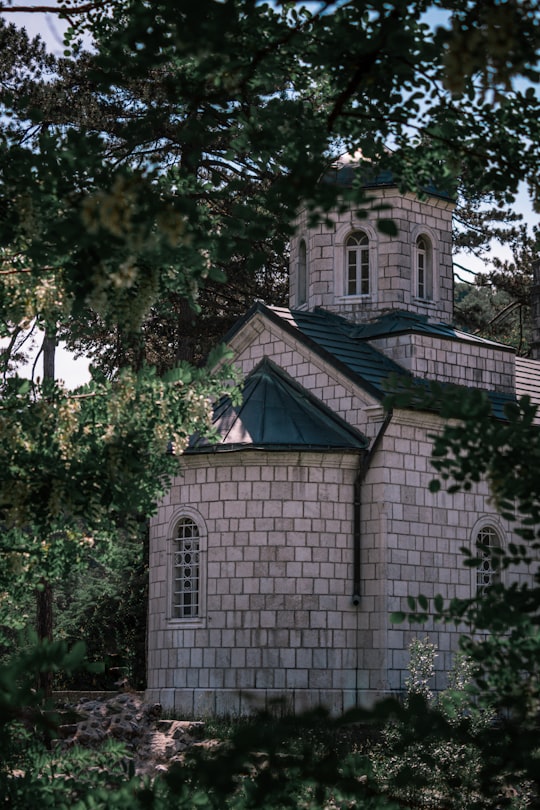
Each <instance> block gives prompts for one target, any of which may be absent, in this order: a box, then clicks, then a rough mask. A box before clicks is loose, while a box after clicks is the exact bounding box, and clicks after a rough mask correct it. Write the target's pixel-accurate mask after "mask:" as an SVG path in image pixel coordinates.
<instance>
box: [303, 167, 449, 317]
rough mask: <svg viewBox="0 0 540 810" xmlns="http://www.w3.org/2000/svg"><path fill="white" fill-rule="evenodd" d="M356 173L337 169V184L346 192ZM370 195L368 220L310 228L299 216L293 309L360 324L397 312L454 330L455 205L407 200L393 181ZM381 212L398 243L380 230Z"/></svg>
mask: <svg viewBox="0 0 540 810" xmlns="http://www.w3.org/2000/svg"><path fill="white" fill-rule="evenodd" d="M353 171H354V167H352V166H351V164H350V163H348V164H345V166H344V167H341V168H339V165H338V167H337V168H336V170H335V180H334V182H337V183H338V184H339V185H342V186H344V187H345V186H346V185H347V184H348V183H349V184H350V183H351V182H352V177H353ZM366 194H367V197H368V202H366V211H367V216H365V217H363V218H360V217H358V216H357V215H356V213H355V210H353V209H352V208H351V209H350V210H348V211H345V212H343V213H338V212H336V213H334V214H330V217H329V218H330V219H331V220H332V225H331V226H329V225H328V224H324V223H320V224H318V225H316V226H314V227H309V225H308V219H307V214H306V211H300V213H299V215H298V217H297V221H296V233H295V236H294V237H293V239H292V241H291V257H290V273H289V285H290V286H289V305H290V307H291V308H292V309H307V310H313V309H314V308H315V307H323V308H324V309H327V310H330V311H332V312H336V313H337V314H339V315H342V316H343V317H345V318H348V319H349V320H351V321H354V322H358V323H361V322H366V321H371V320H373V319H375V318H376V317H378V316H379V315H382V314H384V313H388V312H391V311H396V310H401V311H408V312H411V313H416V314H418V315H423V316H425V317H427V318H428V320H429V321H431V322H443V323H450V322H451V320H452V317H453V273H452V212H453V210H454V205H455V204H454V202H453V201H452V200H451V199H450V198H449V197H447V196H445V195H443V194H440V193H438V192H436V191H435V190H432V189H430V190H426V192H425V194H424V196H423V197H422V199H420V198H419V197H417V196H416V195H414V194H412V193H408V192H407V193H405V194H402V193H400V191H399V190H398V188H397V186H396V184H395V183H394V182H393V181H392V178H391V177H390V176H389V175H388V174H386V175H382V176H381V178H380V179H376V180H375V181H374V182H372V183H369V184H368V185H366ZM381 205H384V206H385V212H384V216H385V218H389V219H392V220H393V222H394V223H395V225H396V227H397V229H398V233H397V235H396V236H389V235H387V234H384V233H381V232H380V231H379V230H378V229H377V219H378V218H379V217H380V216H381V209H380V206H381Z"/></svg>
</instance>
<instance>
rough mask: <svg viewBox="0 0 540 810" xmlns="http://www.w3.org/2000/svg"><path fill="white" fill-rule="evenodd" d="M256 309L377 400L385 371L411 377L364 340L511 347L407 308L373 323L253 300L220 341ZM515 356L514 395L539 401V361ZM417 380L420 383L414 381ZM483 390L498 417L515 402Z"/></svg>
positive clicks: (381, 395) (384, 391)
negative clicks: (409, 338)
mask: <svg viewBox="0 0 540 810" xmlns="http://www.w3.org/2000/svg"><path fill="white" fill-rule="evenodd" d="M257 313H260V314H262V315H264V317H265V318H268V319H269V320H270V321H271V322H273V323H275V324H277V325H279V326H280V328H282V329H284V330H285V331H286V332H288V333H289V334H290V335H291V336H293V337H294V338H295V339H296V340H298V341H299V342H301V343H303V344H304V345H305V346H306V347H307V348H308V349H310V350H311V351H313V352H315V353H316V354H318V355H319V356H320V357H321V358H323V359H324V360H326V361H327V362H329V363H330V364H331V365H332V366H333V367H334V368H336V369H337V370H339V371H340V372H341V373H343V374H344V375H345V376H347V377H348V378H349V379H351V381H352V382H354V383H355V384H356V385H358V386H359V387H360V388H362V389H363V390H365V391H366V392H367V393H369V394H370V395H372V396H374V397H375V398H376V399H378V400H379V401H382V400H383V399H384V398H385V396H386V395H387V393H388V385H387V383H388V378H389V376H390V375H397V376H401V377H402V378H403V377H405V378H408V379H409V380H412V379H413V375H412V374H411V373H410V372H409V371H408V370H407V369H404V368H403V366H400V365H399V364H398V363H396V362H394V361H393V360H391V359H390V358H389V357H387V356H386V355H384V354H383V353H382V352H380V351H378V350H377V349H376V348H375V347H374V346H372V345H371V344H370V343H369V340H372V339H374V338H377V337H383V336H384V335H389V334H400V333H405V332H417V333H421V334H427V335H431V336H432V337H444V338H447V339H451V340H462V341H464V342H472V343H477V344H482V345H488V346H493V347H497V348H499V349H503V350H504V349H508V351H513V349H511V348H510V347H508V346H504V345H503V344H500V343H494V342H493V341H489V340H486V339H484V338H480V337H478V336H476V335H469V334H468V333H466V332H461V331H460V330H457V329H454V328H453V327H452V326H448V325H446V324H442V323H435V324H432V323H429V321H428V320H427V318H425V317H424V316H421V315H416V314H414V313H409V312H401V311H398V312H392V313H388V314H386V315H383V316H381V317H380V318H379V319H378V320H377V321H375V322H373V323H370V324H363V325H362V324H355V323H351V322H350V321H347V320H346V319H345V318H342V317H341V316H339V315H336V314H335V313H332V312H328V311H326V310H324V309H315V310H314V311H304V310H291V309H286V308H284V307H270V306H267V305H265V304H262V303H260V302H259V303H256V304H255V305H254V306H253V307H252V308H251V309H250V310H249V312H247V313H246V315H245V316H244V317H243V318H242V319H241V320H240V321H239V322H238V323H237V324H236V325H235V326H234V327H233V329H232V330H231V331H230V332H229V333H228V335H227V336H226V337H225V341H226V342H227V341H228V340H231V339H232V337H234V335H235V334H236V333H237V332H238V331H239V330H240V329H241V328H242V327H243V326H244V325H245V324H246V323H247V322H248V321H249V320H250V319H251V318H252V317H254V316H255V315H256V314H257ZM516 360H517V361H518V362H517V364H516V378H517V395H518V396H520V395H521V394H523V393H529V394H530V395H531V398H533V397H534V396H536V397H537V400H534V398H533V401H540V362H538V361H532V360H530V361H525V360H523V359H522V358H517V359H516ZM519 368H520V369H521V370H520V371H519V370H518V369H519ZM418 382H420V383H421V382H422V381H421V380H419V379H418ZM534 392H536V393H534ZM486 393H487V395H488V396H489V398H490V400H491V404H492V408H493V414H494V416H496V417H497V418H499V419H504V418H505V415H504V406H505V405H506V404H507V403H508V402H515V400H516V396H515V395H513V394H508V393H502V392H498V391H487V392H486Z"/></svg>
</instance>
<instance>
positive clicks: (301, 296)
mask: <svg viewBox="0 0 540 810" xmlns="http://www.w3.org/2000/svg"><path fill="white" fill-rule="evenodd" d="M307 286H308V285H307V249H306V243H305V242H304V240H303V239H301V240H300V244H299V245H298V296H297V305H298V306H299V307H300V306H302V305H303V304H305V303H306V301H307Z"/></svg>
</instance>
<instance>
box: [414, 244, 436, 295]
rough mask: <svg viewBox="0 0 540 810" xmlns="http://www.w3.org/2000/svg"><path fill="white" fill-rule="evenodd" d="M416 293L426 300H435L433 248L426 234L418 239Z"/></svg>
mask: <svg viewBox="0 0 540 810" xmlns="http://www.w3.org/2000/svg"><path fill="white" fill-rule="evenodd" d="M416 295H417V297H418V298H423V299H424V300H426V301H432V300H433V250H432V248H431V242H430V241H429V239H428V238H427V236H424V234H422V235H421V236H419V237H418V239H417V240H416Z"/></svg>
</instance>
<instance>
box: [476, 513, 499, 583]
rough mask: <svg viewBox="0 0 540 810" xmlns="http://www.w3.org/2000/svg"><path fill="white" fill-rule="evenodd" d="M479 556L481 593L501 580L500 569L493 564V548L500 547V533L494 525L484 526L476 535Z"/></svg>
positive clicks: (478, 571) (478, 576)
mask: <svg viewBox="0 0 540 810" xmlns="http://www.w3.org/2000/svg"><path fill="white" fill-rule="evenodd" d="M476 543H477V546H481V547H479V548H477V551H478V557H479V558H480V560H481V562H480V565H479V567H478V568H477V569H476V586H477V589H478V591H479V592H480V593H481V592H482V591H484V590H485V589H486V588H489V586H490V585H494V584H495V583H497V582H500V571H499V568H498V567H495V566H494V565H493V551H492V549H495V548H500V545H501V543H500V539H499V535H498V534H497V532H496V531H495V529H494V528H493V527H492V526H484V527H483V528H482V529H480V531H479V532H478V534H477V536H476Z"/></svg>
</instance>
